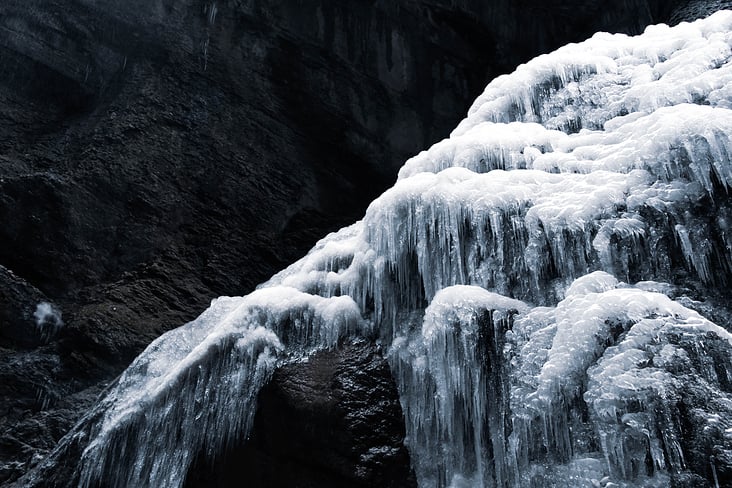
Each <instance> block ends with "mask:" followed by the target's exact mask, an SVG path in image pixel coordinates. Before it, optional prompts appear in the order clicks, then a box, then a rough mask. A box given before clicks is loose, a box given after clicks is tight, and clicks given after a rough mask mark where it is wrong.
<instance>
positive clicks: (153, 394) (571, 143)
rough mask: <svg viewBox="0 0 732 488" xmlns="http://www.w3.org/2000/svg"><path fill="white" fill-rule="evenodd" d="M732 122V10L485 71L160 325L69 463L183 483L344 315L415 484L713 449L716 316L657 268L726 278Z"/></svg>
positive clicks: (610, 469) (567, 472)
mask: <svg viewBox="0 0 732 488" xmlns="http://www.w3.org/2000/svg"><path fill="white" fill-rule="evenodd" d="M731 135H732V12H720V13H717V14H715V15H713V16H712V17H710V18H708V19H705V20H701V21H698V22H695V23H693V24H681V25H680V26H677V27H674V28H669V27H667V26H663V25H661V26H654V27H650V28H648V29H647V31H646V32H645V33H644V34H643V35H641V36H638V37H628V36H625V35H609V34H597V35H595V36H594V37H593V38H591V39H589V40H588V41H586V42H583V43H581V44H575V45H569V46H566V47H564V48H562V49H559V50H558V51H556V52H554V53H551V54H548V55H545V56H541V57H539V58H536V59H534V60H533V61H531V62H529V63H527V64H525V65H522V66H520V67H519V68H518V69H517V70H516V71H515V72H514V73H512V74H510V75H507V76H502V77H499V78H497V79H496V80H494V81H493V82H491V83H490V84H489V85H488V87H487V88H486V90H485V92H484V93H483V94H482V95H481V96H480V97H479V98H478V99H477V100H476V102H475V104H474V105H473V107H472V108H471V109H470V112H469V115H468V117H467V118H466V119H465V120H464V121H463V122H462V123H461V124H460V125H459V126H458V128H457V129H456V130H455V131H454V132H453V134H452V135H451V137H450V138H449V139H446V140H444V141H442V142H440V143H438V144H436V145H434V146H433V147H432V148H430V149H429V150H428V151H425V152H422V153H421V154H419V155H418V156H416V157H414V158H412V159H411V160H409V161H408V162H407V163H406V164H405V166H404V167H403V169H402V170H401V172H400V175H399V180H398V181H397V183H396V184H395V185H394V187H393V188H392V189H390V190H389V191H387V192H386V193H384V195H382V196H381V197H380V198H378V199H377V200H376V201H374V202H373V204H372V205H371V206H370V207H369V209H368V211H367V213H366V215H365V217H364V219H363V220H362V221H360V222H357V223H355V224H354V225H352V226H350V227H347V228H344V229H342V230H341V231H339V232H336V233H334V234H331V235H329V236H327V237H326V238H325V239H323V240H321V241H320V242H319V243H318V244H317V245H316V247H315V248H314V249H313V250H312V251H311V252H310V253H309V254H308V255H307V256H306V257H304V258H303V259H301V260H300V261H299V262H297V263H295V264H293V265H292V266H290V267H289V268H287V269H286V270H284V271H282V272H281V273H279V274H278V275H276V276H274V277H273V278H272V279H271V280H270V281H269V282H267V283H265V284H264V285H262V286H261V287H260V289H259V290H257V291H256V292H254V293H252V294H251V295H249V296H247V297H244V298H220V299H218V300H216V301H214V303H213V304H212V306H211V308H210V309H209V310H208V311H206V312H205V313H204V314H203V315H201V317H199V318H198V319H197V320H195V321H193V322H192V323H190V324H188V325H185V326H183V327H181V328H179V329H177V330H175V331H172V332H170V333H168V334H166V335H164V336H162V337H161V338H160V339H158V340H157V341H156V342H154V343H153V344H152V345H151V346H150V347H149V348H148V349H147V350H146V351H145V352H144V353H143V354H142V355H141V356H140V357H139V358H138V359H137V360H136V361H135V362H134V364H133V365H132V366H131V367H130V368H129V369H128V370H127V372H126V373H125V374H124V375H123V377H122V378H121V380H120V381H119V383H118V384H117V386H116V387H115V389H114V390H113V391H111V392H110V394H109V396H108V397H107V398H106V399H105V400H104V405H105V408H106V411H105V414H104V415H103V417H102V418H101V420H100V421H99V422H98V424H97V425H96V426H95V427H94V430H93V432H92V440H91V442H90V444H89V445H88V447H87V448H86V450H85V451H84V454H83V459H82V464H81V468H80V474H81V484H82V486H84V487H88V486H96V485H99V484H101V485H104V486H110V487H116V486H118V487H128V486H137V487H146V486H149V487H178V486H181V485H182V484H183V482H184V481H185V476H186V472H187V470H188V468H189V466H190V464H191V462H192V461H193V459H195V458H196V456H198V455H200V454H201V453H207V454H208V455H209V456H210V457H213V456H215V455H216V454H217V453H220V452H221V451H222V450H223V449H226V446H227V445H228V443H230V442H232V441H234V440H237V439H241V438H242V437H244V436H246V435H247V432H248V429H249V427H250V424H251V422H252V417H253V415H254V411H255V405H256V396H257V393H258V391H259V389H260V388H261V387H262V386H263V385H264V384H265V383H266V382H267V381H268V379H269V377H270V375H271V374H272V372H273V370H274V369H275V368H276V367H277V366H278V364H282V363H283V362H285V361H293V360H298V359H299V358H303V357H305V356H307V355H308V354H311V353H312V352H314V351H317V350H318V349H322V348H330V347H336V346H337V344H338V342H339V341H340V340H342V339H343V338H346V337H349V336H354V335H364V336H367V337H372V338H374V339H375V340H378V341H380V342H381V343H382V345H383V346H384V348H385V350H386V351H387V357H388V360H389V362H390V364H391V367H392V371H393V374H394V377H395V379H396V381H397V384H398V387H399V392H400V396H401V403H402V407H403V410H404V415H405V421H406V425H407V439H406V443H407V446H408V448H409V450H410V453H411V457H412V462H413V466H414V469H415V473H416V476H417V478H418V482H419V484H420V486H422V487H444V486H453V487H461V486H465V487H482V486H486V487H488V486H491V487H492V486H498V487H503V486H568V485H569V484H570V483H571V484H576V485H577V486H618V485H622V486H626V485H629V486H645V485H648V486H667V485H668V484H669V483H672V482H674V480H676V479H677V478H678V476H682V475H683V474H684V473H686V472H687V471H688V469H689V468H690V467H691V468H694V469H695V470H696V472H697V473H701V474H700V475H701V476H702V477H706V479H707V480H715V479H717V480H718V479H719V476H722V475H724V473H723V472H722V471H724V469H727V475H729V469H730V466H732V391H731V390H732V386H731V385H732V359H731V358H732V335H730V333H729V332H728V331H726V330H725V329H723V328H722V327H719V326H717V325H715V324H713V323H711V322H710V321H709V320H707V319H705V318H704V317H702V316H701V315H700V314H699V313H697V312H696V311H693V310H691V309H690V308H688V306H693V303H694V302H693V301H692V300H690V299H688V298H684V297H683V290H682V291H680V292H679V291H678V290H677V288H675V287H674V286H672V285H669V284H667V283H666V282H671V281H673V280H674V278H677V277H679V276H681V277H684V279H686V280H687V283H697V284H700V285H701V286H703V287H710V288H715V287H716V288H719V287H723V286H729V285H730V284H732V283H731V281H730V280H732V205H730V198H729V193H728V192H729V189H730V186H732V162H731V161H730V154H732V141H730V137H731ZM636 282H637V283H636ZM626 283H636V284H635V285H629V284H626ZM682 303H684V304H686V305H687V306H684V305H683V304H682ZM682 410H683V415H684V417H683V419H684V422H685V425H681V424H682V413H681V412H682ZM690 423H691V424H692V426H693V429H692V431H691V432H689V424H690ZM684 429H686V431H685V433H684V435H685V436H686V441H688V442H693V443H694V444H693V445H694V446H695V447H694V449H696V451H699V452H696V451H695V453H691V454H690V453H689V452H688V451H685V448H684V445H683V442H682V430H684ZM692 455H693V456H696V457H695V458H694V459H689V457H690V456H692ZM705 456H706V457H705ZM697 458H700V459H701V458H703V462H702V463H701V464H703V466H702V467H701V468H699V462H697V461H698V459H697ZM690 463H696V465H695V466H690ZM723 466H727V468H724V467H723ZM720 473H721V474H720ZM715 477H717V478H715ZM612 483H615V485H612Z"/></svg>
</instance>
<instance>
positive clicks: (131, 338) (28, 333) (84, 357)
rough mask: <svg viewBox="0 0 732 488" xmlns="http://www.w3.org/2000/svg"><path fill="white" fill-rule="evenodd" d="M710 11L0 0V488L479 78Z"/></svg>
mask: <svg viewBox="0 0 732 488" xmlns="http://www.w3.org/2000/svg"><path fill="white" fill-rule="evenodd" d="M717 3H718V2H706V3H704V2H697V1H691V2H684V1H681V0H674V1H665V2H664V1H661V0H646V1H641V0H635V1H624V2H616V3H608V2H601V1H599V0H590V1H584V2H577V1H562V2H558V1H549V2H540V1H531V0H526V1H520V2H516V1H509V0H494V1H478V0H460V1H450V2H448V1H440V0H415V1H410V2H393V1H377V2H371V3H368V4H366V3H363V2H358V1H356V0H347V1H343V2H331V3H328V4H324V3H322V2H317V1H315V0H305V1H298V2H293V1H285V0H277V1H267V2H264V1H257V0H252V1H243V0H225V1H217V2H211V1H203V0H127V1H121V0H96V1H92V0H64V1H61V0H4V1H3V2H1V4H0V222H2V223H3V225H2V226H0V242H2V245H1V246H0V376H2V383H0V412H2V413H1V414H0V415H2V418H1V419H0V438H2V439H3V444H2V445H0V484H2V483H4V482H7V481H9V480H13V479H15V478H17V477H18V476H19V475H21V474H22V473H23V472H24V471H26V470H27V469H28V468H29V466H31V465H32V464H34V463H35V461H36V459H38V458H39V457H42V456H43V455H44V454H45V453H47V452H48V449H50V447H51V446H52V445H53V443H54V442H56V441H57V440H58V439H59V438H60V437H61V435H62V434H63V433H64V432H65V431H67V430H68V429H69V428H70V427H71V426H72V425H73V424H74V422H75V421H76V420H77V419H78V418H79V417H80V415H81V414H82V413H83V412H84V411H85V409H86V408H88V406H89V405H90V404H91V401H92V397H93V396H94V395H93V392H97V391H99V390H100V389H101V388H102V387H103V386H104V385H105V384H107V383H108V382H109V381H110V380H111V379H112V378H114V377H115V376H116V375H118V374H119V373H120V371H121V370H122V369H124V367H125V366H126V365H127V364H128V363H129V362H130V360H131V359H132V358H133V357H135V355H137V354H138V353H139V352H140V351H141V350H142V349H143V348H144V347H145V346H146V345H147V344H148V343H149V342H150V341H151V340H152V339H153V338H155V337H157V336H158V335H160V334H161V333H162V332H164V331H166V330H169V329H170V328H172V327H175V326H177V325H180V324H182V323H184V322H186V321H188V320H190V319H192V318H193V317H195V315H196V314H197V313H200V311H201V310H203V309H204V308H205V307H206V305H207V303H208V302H209V301H210V300H211V299H212V298H213V297H215V296H218V295H241V294H245V293H247V292H249V291H251V290H252V288H253V287H254V286H255V285H256V284H257V283H259V282H261V281H262V280H264V279H266V278H267V277H268V276H269V275H271V274H272V273H273V272H275V271H277V270H278V269H280V268H282V267H283V266H285V265H286V264H287V263H289V262H291V261H292V260H293V259H295V258H297V257H298V256H300V255H302V254H303V253H304V252H305V251H306V250H307V249H308V248H309V247H310V246H311V245H312V244H313V243H314V241H315V239H316V238H318V237H320V236H322V235H324V234H325V233H326V232H328V231H330V230H334V229H335V228H337V227H339V226H341V225H343V224H346V223H350V222H351V221H352V220H354V219H356V218H358V217H360V216H361V215H362V213H363V211H364V209H365V207H366V205H367V203H368V202H369V201H370V200H371V199H373V198H374V197H375V196H376V195H378V194H379V193H380V192H381V191H383V190H384V189H385V188H386V187H387V186H388V185H389V183H390V182H391V181H392V180H393V179H394V175H395V172H396V169H397V168H398V167H399V166H400V165H401V163H402V162H403V161H404V159H405V158H406V157H408V156H410V155H412V154H414V153H416V152H417V151H418V150H420V149H422V148H425V147H426V146H428V145H429V144H431V143H432V142H434V141H436V140H437V139H439V138H441V137H444V136H446V135H447V134H448V132H449V131H450V130H451V129H452V128H453V127H454V126H455V124H456V123H457V121H458V120H459V119H460V118H461V117H462V115H463V114H464V113H465V110H466V109H467V107H468V105H469V104H470V102H471V101H472V99H473V98H474V97H475V96H476V95H477V94H478V93H479V92H480V90H481V89H482V88H483V86H484V85H485V84H486V83H487V82H488V81H489V80H490V79H491V78H492V77H494V76H495V75H497V74H499V73H502V72H505V71H508V70H511V69H513V68H514V67H515V66H516V65H517V64H518V63H520V62H523V61H526V60H528V59H529V58H531V57H532V56H535V55H537V54H539V53H542V52H546V51H548V50H551V49H553V48H556V47H558V46H560V45H562V44H564V43H566V42H569V41H576V40H581V39H582V38H584V37H586V36H588V35H590V34H591V33H593V32H594V31H596V30H601V29H605V30H620V31H624V32H628V33H636V32H639V31H640V30H641V29H642V28H643V27H644V26H645V25H647V24H649V23H653V22H659V21H664V20H668V19H671V18H672V17H671V16H672V15H674V17H673V19H674V20H675V21H678V20H683V19H685V18H687V17H685V16H687V15H691V16H693V15H696V14H697V13H698V12H701V11H702V10H704V9H705V8H706V10H704V11H705V12H706V11H707V10H709V9H711V8H714V7H708V5H717ZM707 4H708V5H707ZM705 5H707V6H706V7H705ZM683 9H686V10H683ZM40 301H49V302H52V303H54V304H55V305H56V306H57V307H58V308H59V309H60V311H61V312H62V314H63V319H64V323H65V325H64V327H63V328H61V329H60V330H59V331H57V333H55V334H53V335H49V334H46V335H44V334H42V333H39V331H38V330H36V329H34V322H33V318H32V314H33V310H34V307H35V306H36V305H37V304H38V303H39V302H40ZM29 314H30V315H29ZM6 440H7V442H5V441H6ZM364 479H365V478H364Z"/></svg>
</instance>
